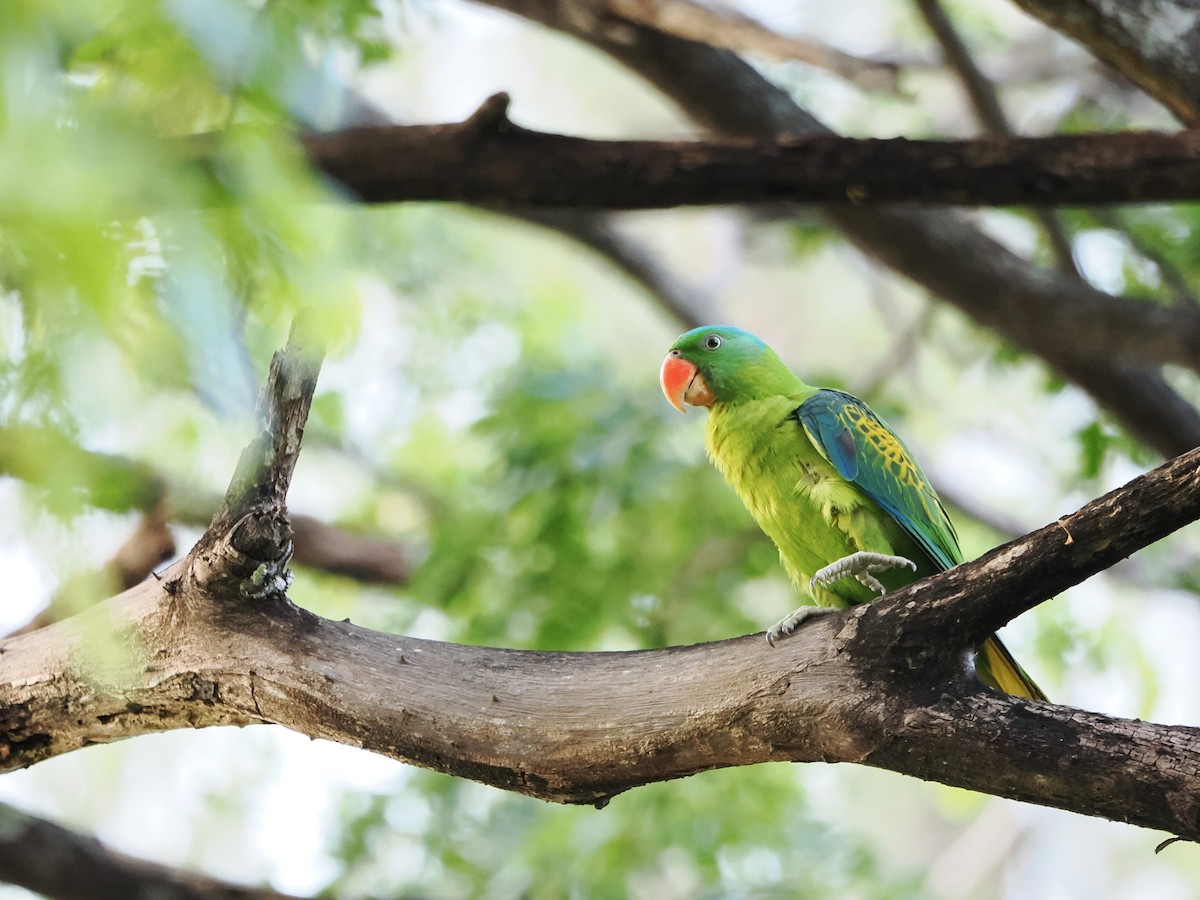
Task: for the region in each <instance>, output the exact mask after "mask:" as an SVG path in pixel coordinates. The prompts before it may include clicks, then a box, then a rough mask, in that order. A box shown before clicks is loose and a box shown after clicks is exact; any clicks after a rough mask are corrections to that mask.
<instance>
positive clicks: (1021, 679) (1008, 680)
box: [975, 635, 1048, 700]
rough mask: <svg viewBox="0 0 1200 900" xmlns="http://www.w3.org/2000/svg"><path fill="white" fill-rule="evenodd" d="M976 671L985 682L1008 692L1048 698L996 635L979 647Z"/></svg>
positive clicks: (1035, 698) (1015, 694)
mask: <svg viewBox="0 0 1200 900" xmlns="http://www.w3.org/2000/svg"><path fill="white" fill-rule="evenodd" d="M975 672H976V674H977V675H978V676H979V680H980V681H982V682H983V683H984V684H987V685H990V686H992V687H994V688H996V689H997V690H1001V691H1004V693H1006V694H1012V695H1014V696H1016V697H1028V698H1029V699H1030V700H1046V699H1048V698H1047V697H1046V695H1045V694H1043V693H1042V689H1041V688H1040V687H1038V686H1037V685H1036V684H1034V683H1033V679H1032V678H1030V677H1029V676H1028V675H1026V674H1025V670H1024V669H1022V668H1021V667H1020V666H1019V665H1018V664H1017V661H1016V660H1015V659H1013V658H1012V654H1011V653H1009V652H1008V649H1007V648H1006V647H1005V646H1004V645H1003V644H1002V643H1000V638H998V637H996V636H995V635H992V636H991V637H990V638H988V639H987V640H986V641H984V642H983V646H982V647H980V648H979V653H978V654H977V655H976V657H975Z"/></svg>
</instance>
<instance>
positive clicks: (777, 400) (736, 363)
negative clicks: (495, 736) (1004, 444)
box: [660, 326, 1046, 700]
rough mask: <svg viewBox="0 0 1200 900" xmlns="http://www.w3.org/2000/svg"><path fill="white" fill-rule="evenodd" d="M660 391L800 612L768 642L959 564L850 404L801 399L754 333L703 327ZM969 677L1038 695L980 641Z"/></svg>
mask: <svg viewBox="0 0 1200 900" xmlns="http://www.w3.org/2000/svg"><path fill="white" fill-rule="evenodd" d="M660 381H661V383H662V389H663V393H664V394H665V395H666V397H667V400H669V401H670V403H671V405H673V406H674V407H675V408H676V409H678V410H679V411H680V412H685V411H686V410H685V409H684V404H685V403H686V404H688V405H691V406H703V407H706V408H707V409H708V430H707V432H706V436H705V446H706V448H707V450H708V456H709V458H710V459H711V460H712V461H713V464H714V465H715V466H716V467H717V469H719V470H720V472H721V474H722V475H724V476H725V479H726V481H728V482H729V484H730V485H731V486H732V487H733V489H734V490H735V491H736V492H737V495H738V496H739V497H740V498H741V500H742V503H744V504H745V505H746V509H748V510H749V511H750V514H751V515H752V516H754V518H755V520H756V521H757V522H758V525H759V527H760V528H762V530H763V531H765V532H766V533H767V536H768V537H770V538H771V540H772V541H774V542H775V546H776V547H778V548H779V556H780V559H781V560H782V561H783V566H784V568H785V569H786V570H787V572H788V575H789V576H790V577H791V580H792V582H793V584H795V586H796V587H797V589H798V590H801V591H803V592H807V593H808V594H809V595H810V596H811V598H812V600H813V602H815V603H816V604H818V607H814V606H811V605H809V606H803V607H801V608H800V609H798V610H796V611H795V612H794V613H792V614H791V615H789V616H787V617H786V618H784V619H783V620H782V621H781V622H779V623H778V624H777V625H775V626H774V627H773V628H771V629H770V630H769V631H768V632H767V640H768V641H769V642H771V643H772V644H774V643H775V641H776V640H778V639H779V638H781V637H785V636H786V635H788V634H790V633H791V632H792V631H794V630H795V629H796V628H797V627H798V626H799V625H800V623H801V622H803V621H804V620H805V619H806V618H808V617H809V616H810V615H812V614H814V613H817V612H821V611H822V610H821V609H820V608H819V607H825V608H832V609H844V608H846V607H847V606H850V605H852V604H855V603H865V602H867V601H869V600H871V599H872V598H873V597H875V596H876V595H877V594H882V593H885V592H887V591H889V590H896V589H897V588H900V587H903V586H904V585H906V584H909V583H911V582H913V581H915V580H916V579H918V578H923V577H925V576H927V575H933V574H935V573H937V572H944V571H946V570H947V569H949V568H952V567H953V566H956V565H958V564H959V563H961V562H962V561H963V556H962V551H961V550H960V549H959V546H958V536H957V535H956V534H955V533H954V525H953V524H952V523H951V522H950V517H949V516H948V515H946V510H945V508H944V507H943V506H942V502H941V500H939V499H938V495H937V494H936V493H935V492H934V490H933V487H932V486H931V485H930V483H929V479H928V478H926V477H925V473H924V472H922V471H921V467H920V466H919V465H917V462H916V460H915V459H913V456H912V454H911V453H910V452H909V450H908V448H907V447H905V446H904V443H903V442H902V441H901V440H900V438H898V437H896V435H895V433H894V432H893V431H892V430H891V429H890V428H889V427H888V426H887V424H886V423H884V421H883V420H882V419H880V418H879V416H877V415H876V414H875V413H874V412H872V411H871V409H870V407H868V406H867V405H866V404H865V403H863V402H862V401H861V400H859V399H858V398H857V397H852V396H851V395H849V394H845V393H842V392H841V391H834V390H828V389H822V388H815V387H810V386H809V385H807V384H805V383H804V382H802V381H801V380H800V379H799V378H797V377H796V376H795V375H794V374H792V372H791V371H790V370H789V369H788V368H787V366H785V365H784V364H783V362H782V361H781V360H780V359H779V357H778V356H777V355H776V354H775V351H773V350H772V349H771V348H770V347H768V346H767V345H766V344H764V343H763V342H762V341H761V340H759V339H758V338H757V337H755V336H754V335H752V334H750V333H748V332H745V331H742V330H741V329H738V328H732V327H728V326H705V327H703V328H696V329H693V330H692V331H689V332H687V334H684V335H683V336H681V337H680V338H679V340H677V341H676V342H675V343H674V344H673V345H672V347H671V349H670V351H669V352H668V353H667V357H666V359H665V360H664V361H663V365H662V372H661V375H660ZM976 672H977V674H978V676H979V678H980V679H981V680H982V681H983V682H984V683H985V684H988V685H990V686H991V687H994V688H997V689H999V690H1001V691H1004V692H1006V693H1009V694H1015V695H1017V696H1021V697H1029V698H1032V699H1035V700H1045V699H1046V695H1045V694H1043V693H1042V691H1041V689H1040V688H1038V686H1037V685H1036V684H1034V683H1033V681H1032V680H1031V679H1030V678H1029V676H1028V675H1026V674H1025V672H1024V670H1022V669H1021V667H1020V666H1019V665H1018V664H1017V662H1016V661H1015V660H1014V659H1013V658H1012V656H1011V655H1010V654H1009V652H1008V650H1006V649H1005V647H1004V645H1003V644H1001V643H1000V640H999V639H998V638H997V637H995V636H994V635H993V636H992V637H990V638H988V639H987V640H986V641H985V642H984V643H983V645H982V646H981V647H980V648H979V652H978V654H977V657H976Z"/></svg>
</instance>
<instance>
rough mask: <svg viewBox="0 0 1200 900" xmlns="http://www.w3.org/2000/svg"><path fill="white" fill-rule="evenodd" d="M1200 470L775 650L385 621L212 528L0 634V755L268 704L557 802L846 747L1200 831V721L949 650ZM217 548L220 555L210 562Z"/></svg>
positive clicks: (932, 773)
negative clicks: (182, 550) (627, 645)
mask: <svg viewBox="0 0 1200 900" xmlns="http://www.w3.org/2000/svg"><path fill="white" fill-rule="evenodd" d="M266 480H267V481H272V480H273V478H270V477H269V478H267V479H266ZM1198 485H1200V451H1197V452H1196V453H1193V454H1190V455H1189V456H1187V457H1185V458H1181V459H1178V460H1174V461H1172V462H1171V463H1169V464H1167V465H1166V466H1164V467H1162V468H1160V469H1159V470H1156V471H1155V472H1153V473H1150V474H1149V475H1147V476H1144V477H1142V478H1140V479H1137V480H1135V481H1134V482H1132V483H1131V484H1130V485H1128V486H1126V487H1125V488H1122V489H1121V490H1119V491H1116V492H1113V493H1112V494H1110V495H1108V496H1107V497H1105V498H1102V500H1100V501H1097V502H1096V503H1093V504H1089V506H1087V507H1085V508H1084V509H1082V510H1080V511H1079V512H1078V513H1076V514H1075V515H1073V516H1071V517H1069V518H1066V519H1063V520H1061V522H1060V523H1055V524H1054V525H1052V526H1049V527H1048V528H1046V529H1043V530H1042V531H1040V532H1036V533H1035V534H1033V535H1030V536H1027V537H1026V538H1022V539H1021V540H1020V541H1018V542H1015V543H1013V544H1010V545H1008V546H1007V547H1006V548H1002V549H1001V550H999V551H996V552H995V553H993V554H990V555H989V556H988V557H985V558H984V559H982V560H979V561H976V562H974V563H969V564H967V565H964V566H961V567H959V568H957V569H955V570H952V571H951V572H949V573H945V574H943V575H941V576H938V577H936V578H933V579H928V580H926V581H924V582H922V583H920V584H919V585H916V586H913V587H910V588H906V589H905V590H904V591H903V592H897V593H896V594H895V595H892V596H890V597H888V598H884V599H882V600H880V601H879V602H878V603H875V604H871V605H868V606H863V607H858V608H855V609H853V610H851V611H849V612H847V613H842V614H834V615H829V616H825V617H821V618H820V619H819V620H817V621H816V622H814V623H812V624H810V625H807V626H806V627H805V628H803V629H801V630H800V632H799V633H798V634H797V635H796V636H795V637H793V638H792V639H790V640H788V641H787V642H785V643H784V644H783V646H782V647H781V648H780V649H777V650H773V649H771V648H769V647H767V646H766V644H765V642H763V641H762V638H761V636H751V637H746V638H738V639H734V640H729V641H722V642H718V643H714V644H704V645H697V646H694V647H675V648H669V649H665V650H657V651H640V652H631V653H545V652H529V651H517V650H498V649H487V648H473V647H463V646H456V645H451V644H442V643H439V642H434V641H421V640H416V639H413V638H405V637H399V636H393V635H385V634H380V633H376V632H372V631H369V630H367V629H363V628H359V627H356V626H354V625H351V624H349V623H347V622H331V621H327V620H323V619H320V618H318V617H316V616H313V615H311V614H310V613H307V612H305V611H304V610H300V609H297V608H295V607H294V606H291V605H290V604H289V603H287V601H286V600H285V599H284V598H283V597H282V596H281V595H280V594H278V593H275V592H267V593H262V594H261V595H260V594H259V593H257V588H258V586H259V585H258V581H257V580H256V578H255V573H256V572H257V568H255V567H253V566H252V565H250V564H249V563H247V562H245V561H243V560H241V559H240V558H239V557H236V556H234V557H227V558H225V559H224V560H217V562H215V563H214V562H213V559H214V554H213V553H212V552H211V551H209V550H205V549H204V548H205V547H206V546H207V547H219V546H221V545H222V544H223V543H224V542H226V540H225V539H224V538H222V537H221V536H220V535H217V534H210V535H209V536H207V538H206V540H205V541H204V542H202V543H201V545H198V547H197V549H196V551H194V552H193V554H191V555H190V556H189V557H188V559H186V560H184V561H181V562H180V563H178V564H176V566H174V567H173V568H172V569H171V570H170V571H169V572H168V574H167V577H166V578H165V579H164V580H163V581H162V582H154V581H151V582H144V583H142V584H141V585H138V586H137V587H135V588H133V589H132V590H130V591H128V592H126V593H125V594H122V595H120V596H119V597H116V598H113V599H112V600H110V601H107V602H106V603H104V604H102V605H101V606H99V607H95V608H93V609H92V610H90V611H88V612H86V613H84V614H82V615H81V616H77V617H76V618H75V619H71V620H68V621H66V622H61V623H58V624H56V625H53V626H50V627H49V628H45V629H42V630H41V631H38V632H34V633H31V634H27V635H23V636H21V637H16V638H10V639H7V640H5V641H4V642H0V768H3V769H13V768H18V767H21V766H26V765H30V764H32V763H34V762H36V761H38V760H41V759H45V758H47V757H50V756H54V755H57V754H59V753H63V752H67V751H69V750H72V749H76V748H78V747H82V746H86V745H87V744H89V743H97V742H106V741H111V740H117V739H120V738H124V737H129V736H132V735H136V734H142V733H146V732H149V731H160V730H165V729H171V728H180V727H200V726H204V725H213V724H246V723H250V722H277V723H280V724H283V725H285V726H287V727H289V728H293V729H295V730H297V731H300V732H303V733H305V734H309V735H312V736H315V737H326V738H330V739H333V740H338V741H342V742H345V743H350V744H353V745H355V746H361V747H365V748H367V749H371V750H374V751H377V752H380V753H384V754H387V755H389V756H393V757H395V758H397V759H402V760H406V761H409V762H412V763H416V764H418V765H424V766H428V767H430V768H434V769H437V770H439V771H442V772H448V773H451V774H455V775H459V776H463V777H467V778H472V779H475V780H479V781H483V782H486V783H489V784H494V785H497V786H499V787H503V788H506V789H509V790H515V791H520V792H522V793H526V794H530V795H532V796H536V797H542V798H545V799H552V800H559V801H566V802H587V803H602V802H604V801H605V800H606V799H607V798H609V797H611V796H612V795H613V794H615V793H618V792H620V791H623V790H626V789H628V788H631V787H634V786H636V785H640V784H645V783H647V782H650V781H656V780H663V779H669V778H676V777H680V776H683V775H688V774H693V773H696V772H700V771H703V770H705V769H709V768H713V767H718V766H731V765H747V764H750V763H754V762H761V761H766V760H796V761H810V760H825V761H843V762H858V763H865V764H869V765H876V766H883V767H886V768H890V769H894V770H895V771H898V772H906V773H909V774H914V775H918V776H919V777H924V778H935V779H937V780H939V781H943V782H945V783H949V784H957V785H961V786H964V787H969V788H973V789H976V790H981V791H987V792H990V793H996V794H1000V795H1003V796H1011V797H1018V798H1021V799H1026V800H1031V801H1034V802H1044V803H1050V804H1051V805H1056V806H1061V807H1063V808H1066V809H1073V810H1076V811H1079V812H1083V813H1087V814H1092V815H1102V816H1106V817H1109V818H1116V819H1121V820H1124V821H1131V822H1135V823H1137V824H1141V825H1145V826H1147V827H1154V828H1161V829H1165V830H1168V831H1170V832H1172V833H1176V834H1180V835H1183V836H1185V837H1189V838H1192V839H1196V838H1200V730H1198V729H1190V728H1179V727H1166V726H1161V725H1152V724H1148V723H1143V722H1130V721H1125V720H1119V719H1111V718H1107V717H1104V716H1100V715H1094V714H1089V713H1083V712H1081V711H1079V710H1072V709H1069V708H1065V707H1056V706H1052V705H1050V704H1041V703H1032V702H1029V701H1024V700H1018V699H1014V698H1009V697H1003V696H1000V695H997V694H993V693H991V692H988V691H986V690H984V689H983V688H981V687H980V686H979V685H978V684H977V683H976V682H974V681H973V680H971V679H970V678H969V677H968V675H967V673H966V672H965V671H963V670H962V669H961V667H960V661H961V658H962V655H963V654H964V653H965V652H966V650H967V648H968V647H969V646H970V644H971V643H972V642H973V641H974V639H975V636H977V635H978V634H980V633H983V632H984V631H986V630H989V629H991V628H992V627H994V626H995V625H996V624H998V623H999V622H1001V621H1004V620H1006V619H1007V618H1008V617H1009V616H1010V615H1012V614H1015V613H1016V612H1018V611H1020V610H1021V609H1025V608H1027V607H1028V606H1030V605H1032V603H1034V602H1036V600H1037V598H1039V597H1041V596H1044V595H1045V593H1047V592H1049V591H1055V590H1059V589H1061V588H1062V587H1064V586H1066V585H1067V584H1069V583H1074V582H1075V581H1078V580H1079V579H1081V578H1083V577H1085V576H1086V575H1087V574H1088V573H1090V572H1093V571H1095V570H1096V569H1097V568H1099V567H1100V566H1102V565H1105V564H1107V563H1108V562H1111V561H1112V560H1114V559H1116V558H1119V557H1122V556H1125V555H1127V554H1128V553H1130V552H1133V551H1134V550H1135V549H1137V548H1139V547H1142V546H1144V545H1146V544H1147V543H1149V542H1151V541H1153V540H1156V539H1157V538H1159V537H1161V536H1162V534H1163V533H1165V532H1166V531H1168V530H1170V529H1171V528H1174V527H1178V526H1179V525H1181V524H1182V523H1184V522H1185V521H1188V520H1190V519H1192V518H1195V517H1196V516H1197V515H1200V503H1198V502H1197V495H1198V494H1200V487H1198ZM239 521H240V520H239ZM237 532H238V527H237V525H236V524H235V526H234V528H233V530H232V532H231V535H232V536H236V534H237ZM271 552H272V553H273V552H274V550H273V548H272V549H271ZM206 555H207V560H206V559H205V557H206ZM272 558H273V557H268V561H270V560H271V559H272ZM1018 559H1019V565H1013V564H1006V561H1007V563H1012V562H1015V561H1017V560H1018ZM222 561H223V562H224V564H225V565H227V566H229V567H230V569H229V570H228V571H227V572H226V573H225V575H224V576H223V577H205V576H206V575H209V576H211V574H212V571H213V569H214V568H215V567H216V565H218V564H220V563H221V562H222ZM250 562H252V561H250ZM235 569H236V570H240V573H241V580H240V582H239V580H238V579H237V578H234V577H230V572H232V571H233V570H235ZM968 586H969V587H968ZM1013 598H1016V599H1013ZM113 640H116V641H119V642H120V644H121V646H122V647H123V648H124V649H125V652H124V653H123V654H120V655H119V658H122V659H124V660H125V661H126V664H125V665H124V666H123V667H122V668H121V669H120V670H114V669H113V668H112V667H111V664H110V665H109V666H107V667H105V666H99V665H98V664H96V663H93V664H91V665H89V664H88V662H87V661H88V660H95V661H99V660H105V659H107V660H111V659H112V658H113V657H114V654H112V653H111V652H108V653H104V652H103V648H104V647H105V646H106V645H107V643H108V642H111V641H113ZM1063 747H1071V748H1072V754H1071V755H1070V757H1069V758H1066V757H1064V756H1063V753H1062V748H1063Z"/></svg>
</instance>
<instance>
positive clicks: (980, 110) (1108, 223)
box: [916, 0, 1200, 304]
mask: <svg viewBox="0 0 1200 900" xmlns="http://www.w3.org/2000/svg"><path fill="white" fill-rule="evenodd" d="M916 3H917V7H918V8H919V9H920V11H921V14H922V16H924V18H925V21H926V23H927V24H928V25H929V28H930V30H931V31H933V33H934V35H935V36H936V37H937V39H938V42H939V43H940V44H941V45H942V49H943V52H944V53H945V55H946V61H947V62H948V63H949V64H950V66H951V68H952V69H953V70H954V72H955V74H956V75H957V76H958V79H959V81H960V82H962V85H963V89H964V90H965V91H966V93H967V96H968V97H969V98H970V100H971V107H972V108H973V109H974V110H975V115H976V116H977V117H978V118H979V121H980V124H981V125H983V127H984V129H985V130H986V131H988V132H989V133H991V134H1001V135H1011V134H1014V133H1015V132H1014V131H1013V128H1012V126H1011V124H1010V123H1009V121H1008V117H1007V116H1006V115H1005V114H1004V107H1003V106H1001V104H1000V98H999V96H998V95H997V93H996V89H995V87H994V85H993V84H992V82H991V80H990V79H988V77H987V76H986V75H984V74H983V72H982V71H981V70H980V69H979V67H978V66H976V65H975V60H974V59H973V58H972V56H971V54H970V51H969V50H968V49H967V46H966V44H965V43H964V42H963V41H962V38H961V37H959V35H958V32H957V31H956V30H955V28H954V25H953V23H951V21H950V20H949V18H948V17H947V16H946V13H945V10H944V9H943V8H942V5H941V2H940V0H916ZM1035 210H1036V213H1037V216H1038V219H1039V221H1040V222H1041V223H1042V227H1043V229H1044V230H1045V232H1046V236H1047V238H1048V239H1049V240H1050V243H1051V246H1053V247H1054V251H1055V254H1056V255H1057V256H1058V259H1059V263H1060V266H1061V267H1062V268H1063V269H1064V270H1068V271H1071V272H1073V273H1074V274H1076V275H1078V276H1079V277H1080V278H1082V277H1083V274H1082V273H1081V272H1080V271H1079V268H1078V266H1076V264H1075V258H1074V254H1073V253H1072V250H1071V241H1070V239H1069V238H1068V236H1067V233H1066V231H1065V229H1064V227H1063V225H1062V222H1061V220H1060V219H1059V217H1058V216H1057V214H1056V213H1054V211H1053V210H1049V209H1046V208H1044V207H1035ZM1088 212H1089V213H1090V214H1091V215H1092V217H1093V218H1095V219H1096V221H1097V222H1098V223H1099V224H1101V225H1102V226H1104V227H1105V228H1111V229H1113V230H1115V231H1119V232H1121V233H1122V234H1123V235H1124V237H1125V239H1126V240H1127V241H1128V242H1129V245H1130V246H1131V247H1132V248H1133V249H1134V250H1135V251H1137V252H1138V253H1139V254H1140V255H1141V256H1142V257H1143V258H1145V259H1147V260H1149V261H1150V262H1151V263H1153V265H1154V266H1155V268H1156V269H1157V270H1158V273H1159V277H1160V278H1161V279H1162V281H1163V284H1164V285H1166V287H1167V288H1168V289H1169V290H1170V292H1171V294H1172V296H1173V298H1174V299H1175V301H1176V302H1177V303H1190V304H1197V303H1200V301H1197V299H1196V297H1195V296H1194V295H1193V294H1192V290H1191V288H1190V287H1189V285H1188V283H1187V279H1185V278H1184V277H1183V275H1182V274H1181V273H1180V272H1179V270H1178V269H1177V268H1176V267H1175V266H1174V264H1172V263H1171V261H1170V260H1169V259H1167V258H1166V257H1165V256H1164V255H1163V254H1162V253H1160V252H1159V251H1158V249H1157V248H1155V247H1154V246H1153V245H1151V244H1150V243H1149V242H1147V241H1144V240H1142V239H1140V238H1139V237H1138V236H1137V235H1136V234H1135V233H1134V232H1132V231H1130V230H1128V229H1127V228H1126V227H1125V225H1124V223H1123V222H1122V221H1121V216H1120V214H1119V213H1118V212H1117V211H1115V210H1109V209H1105V208H1103V207H1092V208H1091V209H1089V210H1088Z"/></svg>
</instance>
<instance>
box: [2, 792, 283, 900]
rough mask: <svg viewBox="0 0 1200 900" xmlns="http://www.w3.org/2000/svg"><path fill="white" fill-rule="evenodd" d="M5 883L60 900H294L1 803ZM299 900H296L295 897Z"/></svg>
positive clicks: (3, 878) (3, 874) (3, 879)
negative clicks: (123, 849)
mask: <svg viewBox="0 0 1200 900" xmlns="http://www.w3.org/2000/svg"><path fill="white" fill-rule="evenodd" d="M0 880H2V881H5V882H7V883H9V884H15V885H18V886H20V887H23V888H26V889H27V890H30V891H36V892H37V893H39V894H41V895H42V896H44V897H50V898H55V900H76V898H79V897H87V898H89V900H289V898H290V897H291V895H288V894H280V893H278V892H276V891H271V890H266V889H262V888H252V887H242V886H239V885H234V884H230V883H228V882H225V881H220V880H218V879H216V878H210V877H208V876H206V875H199V874H196V873H193V872H185V871H183V870H180V869H170V868H167V867H165V866H159V865H155V864H154V863H149V862H145V861H144V860H140V859H135V858H134V857H132V856H126V855H125V854H123V853H117V852H116V851H114V850H110V849H109V848H108V847H105V846H104V845H103V844H101V843H100V842H99V841H98V840H96V839H95V838H92V837H84V836H83V835H80V834H76V833H75V832H73V831H70V830H68V829H66V828H63V827H61V826H59V825H55V824H54V823H52V822H48V821H46V820H45V819H39V818H37V817H35V816H31V815H29V814H27V813H24V812H21V811H20V810H18V809H16V808H15V807H12V806H9V805H8V804H7V803H0ZM291 900H295V898H291Z"/></svg>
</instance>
